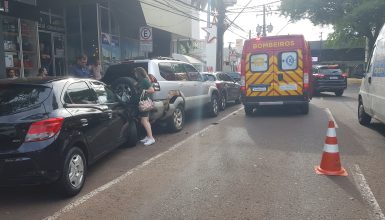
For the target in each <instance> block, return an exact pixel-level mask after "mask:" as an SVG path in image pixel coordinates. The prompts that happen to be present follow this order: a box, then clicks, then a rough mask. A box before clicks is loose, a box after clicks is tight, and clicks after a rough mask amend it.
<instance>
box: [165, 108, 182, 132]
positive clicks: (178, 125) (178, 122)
mask: <svg viewBox="0 0 385 220" xmlns="http://www.w3.org/2000/svg"><path fill="white" fill-rule="evenodd" d="M184 120H185V114H184V109H183V106H181V105H178V106H177V107H176V108H175V110H174V112H173V113H172V115H171V117H170V119H169V122H168V126H169V128H170V130H171V131H172V132H178V131H181V130H182V129H183V126H184Z"/></svg>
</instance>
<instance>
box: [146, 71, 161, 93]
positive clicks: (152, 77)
mask: <svg viewBox="0 0 385 220" xmlns="http://www.w3.org/2000/svg"><path fill="white" fill-rule="evenodd" d="M148 77H149V78H150V81H151V83H152V86H153V87H154V90H155V91H160V85H159V83H158V80H157V79H156V78H155V76H154V75H152V74H148Z"/></svg>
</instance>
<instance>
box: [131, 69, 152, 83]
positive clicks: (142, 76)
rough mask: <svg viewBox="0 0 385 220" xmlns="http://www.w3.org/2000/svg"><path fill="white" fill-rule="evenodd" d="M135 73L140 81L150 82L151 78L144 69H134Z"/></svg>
mask: <svg viewBox="0 0 385 220" xmlns="http://www.w3.org/2000/svg"><path fill="white" fill-rule="evenodd" d="M134 72H135V76H136V77H138V78H139V79H140V80H142V79H148V80H150V78H149V77H148V74H147V71H146V70H145V69H144V68H143V67H136V68H135V69H134Z"/></svg>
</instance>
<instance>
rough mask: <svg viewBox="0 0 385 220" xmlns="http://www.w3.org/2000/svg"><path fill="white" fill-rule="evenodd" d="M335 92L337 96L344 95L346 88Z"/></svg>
mask: <svg viewBox="0 0 385 220" xmlns="http://www.w3.org/2000/svg"><path fill="white" fill-rule="evenodd" d="M334 94H336V96H338V97H340V96H342V94H344V90H338V91H335V92H334Z"/></svg>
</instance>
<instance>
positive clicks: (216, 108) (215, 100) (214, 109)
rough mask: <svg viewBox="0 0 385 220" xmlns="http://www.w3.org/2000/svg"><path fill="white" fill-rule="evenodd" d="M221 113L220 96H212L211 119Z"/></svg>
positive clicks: (210, 105)
mask: <svg viewBox="0 0 385 220" xmlns="http://www.w3.org/2000/svg"><path fill="white" fill-rule="evenodd" d="M218 111H219V103H218V95H217V94H212V95H211V102H210V103H209V109H208V113H209V115H210V116H211V117H217V116H218Z"/></svg>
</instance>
